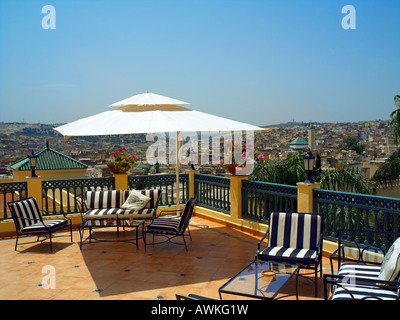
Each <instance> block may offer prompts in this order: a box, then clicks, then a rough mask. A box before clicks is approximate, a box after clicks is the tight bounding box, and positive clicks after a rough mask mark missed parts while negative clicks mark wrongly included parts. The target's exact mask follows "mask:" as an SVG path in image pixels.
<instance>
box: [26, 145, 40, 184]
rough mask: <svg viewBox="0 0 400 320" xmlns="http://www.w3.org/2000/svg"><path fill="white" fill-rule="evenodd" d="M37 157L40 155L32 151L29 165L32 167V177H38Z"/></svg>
mask: <svg viewBox="0 0 400 320" xmlns="http://www.w3.org/2000/svg"><path fill="white" fill-rule="evenodd" d="M37 158H38V156H37V155H36V154H35V153H34V152H33V150H32V153H31V154H30V155H29V156H28V159H29V166H30V167H31V175H30V177H31V178H37V175H36V172H35V168H36V164H37Z"/></svg>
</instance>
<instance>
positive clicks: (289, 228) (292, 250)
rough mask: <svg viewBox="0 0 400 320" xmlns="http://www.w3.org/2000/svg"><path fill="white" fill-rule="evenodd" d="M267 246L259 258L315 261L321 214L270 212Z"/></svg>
mask: <svg viewBox="0 0 400 320" xmlns="http://www.w3.org/2000/svg"><path fill="white" fill-rule="evenodd" d="M269 228H270V229H269V241H268V247H267V248H266V249H264V250H263V251H262V252H261V253H260V254H259V258H260V259H262V260H269V259H272V260H276V259H278V260H279V261H288V262H289V261H291V260H292V259H294V258H295V259H296V260H301V261H298V262H302V263H304V264H310V263H312V262H315V259H316V257H317V249H318V241H319V239H320V235H321V232H322V230H321V216H319V215H313V214H299V213H293V212H272V213H271V216H270V226H269Z"/></svg>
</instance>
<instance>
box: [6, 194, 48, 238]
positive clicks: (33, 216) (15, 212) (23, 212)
mask: <svg viewBox="0 0 400 320" xmlns="http://www.w3.org/2000/svg"><path fill="white" fill-rule="evenodd" d="M8 207H9V209H10V212H11V215H12V217H13V220H14V224H15V228H16V229H17V231H20V230H21V229H23V228H25V227H28V226H30V225H32V224H35V223H37V222H41V221H42V215H41V214H40V209H39V206H38V204H37V201H36V199H35V198H26V199H22V200H18V201H14V202H9V203H8Z"/></svg>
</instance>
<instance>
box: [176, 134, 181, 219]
mask: <svg viewBox="0 0 400 320" xmlns="http://www.w3.org/2000/svg"><path fill="white" fill-rule="evenodd" d="M175 134H176V141H175V149H176V165H175V175H176V189H175V190H176V215H177V216H179V207H180V202H181V201H180V199H181V197H180V188H179V140H178V137H179V131H176V133H175Z"/></svg>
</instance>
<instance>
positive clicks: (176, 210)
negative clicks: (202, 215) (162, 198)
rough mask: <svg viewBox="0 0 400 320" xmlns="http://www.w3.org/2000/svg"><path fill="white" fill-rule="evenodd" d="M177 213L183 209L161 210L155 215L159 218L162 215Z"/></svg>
mask: <svg viewBox="0 0 400 320" xmlns="http://www.w3.org/2000/svg"><path fill="white" fill-rule="evenodd" d="M177 212H183V209H179V210H178V209H175V210H173V209H171V210H161V211H160V213H159V214H158V215H156V217H160V216H161V215H162V214H163V213H177Z"/></svg>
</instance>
